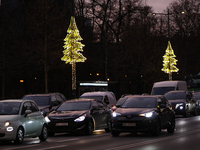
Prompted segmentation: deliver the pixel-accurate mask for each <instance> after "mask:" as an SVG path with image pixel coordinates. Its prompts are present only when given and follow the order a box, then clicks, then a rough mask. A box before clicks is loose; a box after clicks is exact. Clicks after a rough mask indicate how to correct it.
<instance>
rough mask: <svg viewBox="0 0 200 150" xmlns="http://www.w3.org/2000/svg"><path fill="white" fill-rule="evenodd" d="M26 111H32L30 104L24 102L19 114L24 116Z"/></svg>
mask: <svg viewBox="0 0 200 150" xmlns="http://www.w3.org/2000/svg"><path fill="white" fill-rule="evenodd" d="M26 110H31V111H32V109H31V103H30V102H25V103H24V104H23V106H22V112H21V114H22V115H24V114H25V111H26Z"/></svg>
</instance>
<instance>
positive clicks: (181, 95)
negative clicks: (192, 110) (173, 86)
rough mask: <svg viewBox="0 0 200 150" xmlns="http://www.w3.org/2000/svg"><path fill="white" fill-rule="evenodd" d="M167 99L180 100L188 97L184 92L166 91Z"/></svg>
mask: <svg viewBox="0 0 200 150" xmlns="http://www.w3.org/2000/svg"><path fill="white" fill-rule="evenodd" d="M165 97H166V99H168V100H178V99H186V94H185V93H183V92H178V93H166V94H165Z"/></svg>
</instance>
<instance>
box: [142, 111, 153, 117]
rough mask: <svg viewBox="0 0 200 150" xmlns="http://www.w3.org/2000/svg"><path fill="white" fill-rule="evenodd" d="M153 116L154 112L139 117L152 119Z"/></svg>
mask: <svg viewBox="0 0 200 150" xmlns="http://www.w3.org/2000/svg"><path fill="white" fill-rule="evenodd" d="M152 115H153V112H149V113H145V114H140V115H139V116H142V117H147V118H150V117H152Z"/></svg>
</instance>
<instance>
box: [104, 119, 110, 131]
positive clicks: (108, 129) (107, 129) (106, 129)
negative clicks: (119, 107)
mask: <svg viewBox="0 0 200 150" xmlns="http://www.w3.org/2000/svg"><path fill="white" fill-rule="evenodd" d="M107 125H108V128H105V131H106V133H108V132H110V130H111V124H110V119H109V120H108V122H107Z"/></svg>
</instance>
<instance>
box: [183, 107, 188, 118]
mask: <svg viewBox="0 0 200 150" xmlns="http://www.w3.org/2000/svg"><path fill="white" fill-rule="evenodd" d="M188 116H189V110H188V107H187V108H186V109H185V113H184V114H183V117H185V118H187V117H188Z"/></svg>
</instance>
